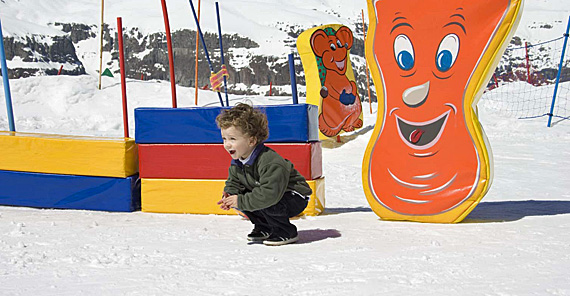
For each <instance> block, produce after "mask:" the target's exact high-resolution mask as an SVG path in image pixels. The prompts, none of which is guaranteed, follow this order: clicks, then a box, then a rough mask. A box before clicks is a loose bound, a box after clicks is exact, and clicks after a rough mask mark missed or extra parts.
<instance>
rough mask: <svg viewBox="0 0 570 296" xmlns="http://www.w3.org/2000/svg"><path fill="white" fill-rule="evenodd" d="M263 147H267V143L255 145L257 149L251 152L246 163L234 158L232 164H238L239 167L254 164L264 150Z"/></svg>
mask: <svg viewBox="0 0 570 296" xmlns="http://www.w3.org/2000/svg"><path fill="white" fill-rule="evenodd" d="M263 148H265V145H264V144H263V143H259V144H257V146H255V149H253V152H251V157H250V158H249V160H248V161H247V162H246V163H245V164H242V163H241V161H239V159H232V165H237V166H238V167H242V166H243V165H246V166H252V165H253V163H254V162H255V160H256V159H257V157H258V156H259V154H260V153H261V151H263Z"/></svg>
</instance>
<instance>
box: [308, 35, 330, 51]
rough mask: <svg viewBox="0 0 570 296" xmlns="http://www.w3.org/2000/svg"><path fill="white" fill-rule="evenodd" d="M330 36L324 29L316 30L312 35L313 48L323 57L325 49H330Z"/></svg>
mask: <svg viewBox="0 0 570 296" xmlns="http://www.w3.org/2000/svg"><path fill="white" fill-rule="evenodd" d="M328 40H329V37H328V36H327V33H325V31H323V30H322V29H318V30H316V31H315V32H314V33H313V35H311V48H312V49H313V52H314V53H315V55H316V56H318V57H322V56H323V54H324V53H325V51H327V50H329V49H330V47H329V42H328Z"/></svg>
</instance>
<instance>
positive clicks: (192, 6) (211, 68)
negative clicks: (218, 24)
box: [190, 0, 224, 107]
mask: <svg viewBox="0 0 570 296" xmlns="http://www.w3.org/2000/svg"><path fill="white" fill-rule="evenodd" d="M190 7H191V8H192V14H193V15H194V21H195V22H196V28H198V33H200V40H201V41H202V46H203V47H204V52H206V59H208V66H210V72H212V73H214V67H213V66H212V61H210V55H209V54H208V48H207V47H206V42H204V35H203V34H202V30H201V29H200V23H199V22H198V16H196V10H195V9H194V4H193V3H192V0H190ZM196 66H197V65H196ZM218 98H219V99H220V104H222V107H223V106H224V101H223V100H222V94H220V93H219V92H218Z"/></svg>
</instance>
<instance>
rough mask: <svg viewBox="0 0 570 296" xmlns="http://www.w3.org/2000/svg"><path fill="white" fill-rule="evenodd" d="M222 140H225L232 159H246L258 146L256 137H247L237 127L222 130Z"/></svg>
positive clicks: (225, 145) (225, 146)
mask: <svg viewBox="0 0 570 296" xmlns="http://www.w3.org/2000/svg"><path fill="white" fill-rule="evenodd" d="M222 140H224V148H225V149H226V151H228V153H229V154H230V156H231V157H232V159H238V158H241V159H246V158H247V157H248V156H249V155H250V154H251V152H253V149H255V145H256V144H257V143H256V141H255V138H254V137H250V136H248V135H245V134H244V133H242V131H241V130H240V129H239V128H236V127H235V126H231V127H229V128H226V129H222Z"/></svg>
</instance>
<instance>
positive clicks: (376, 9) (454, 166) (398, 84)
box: [362, 0, 522, 223]
mask: <svg viewBox="0 0 570 296" xmlns="http://www.w3.org/2000/svg"><path fill="white" fill-rule="evenodd" d="M521 6H522V1H521V0H478V1H468V0H423V1H412V0H368V13H369V19H370V28H369V34H368V35H367V36H369V38H368V40H367V42H366V57H367V60H368V61H369V65H370V68H371V72H372V76H373V78H374V82H375V83H374V84H375V85H376V89H377V93H378V97H379V105H378V117H377V123H376V125H375V128H374V131H373V134H372V137H371V140H370V142H369V144H368V147H367V149H366V152H365V155H364V161H363V167H362V172H363V177H362V178H363V186H364V191H365V194H366V197H367V199H368V202H369V203H370V205H371V207H372V209H373V210H374V212H375V213H376V214H377V215H378V216H380V217H381V218H383V219H387V220H410V221H418V222H439V223H455V222H459V221H461V220H463V218H465V216H467V215H468V214H469V212H471V210H473V209H474V208H475V206H476V205H477V204H478V203H479V201H480V200H481V199H482V198H483V196H484V195H485V193H486V192H487V190H488V189H489V186H490V183H491V179H492V164H491V157H490V154H491V153H490V149H489V147H488V145H487V144H486V136H485V134H484V132H483V129H482V128H481V125H480V123H479V120H478V118H477V107H476V104H477V101H478V99H479V98H480V96H481V94H482V92H483V90H484V87H485V85H486V83H487V82H488V81H489V79H490V77H491V75H492V73H493V71H494V69H495V67H496V65H497V63H498V62H499V59H500V58H501V55H502V53H503V52H504V49H505V48H506V46H507V45H508V43H509V41H510V37H511V35H512V33H513V32H514V30H515V28H516V25H517V23H518V19H519V18H520V13H521Z"/></svg>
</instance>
